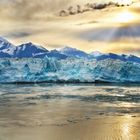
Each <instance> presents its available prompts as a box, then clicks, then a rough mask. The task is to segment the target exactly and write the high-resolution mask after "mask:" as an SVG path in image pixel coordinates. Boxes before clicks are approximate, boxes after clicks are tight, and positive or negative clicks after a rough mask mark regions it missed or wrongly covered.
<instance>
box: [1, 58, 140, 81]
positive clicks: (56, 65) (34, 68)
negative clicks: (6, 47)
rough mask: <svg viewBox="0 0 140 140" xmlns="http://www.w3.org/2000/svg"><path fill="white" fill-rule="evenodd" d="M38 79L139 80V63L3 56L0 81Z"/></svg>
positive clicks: (111, 60)
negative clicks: (5, 57)
mask: <svg viewBox="0 0 140 140" xmlns="http://www.w3.org/2000/svg"><path fill="white" fill-rule="evenodd" d="M39 82H52V83H55V82H63V83H94V82H110V83H113V82H114V83H124V82H140V64H139V63H135V62H124V61H121V60H113V59H105V60H100V61H97V60H88V59H77V58H67V59H61V60H58V59H54V58H47V57H46V58H44V59H40V58H25V59H10V58H7V59H0V83H39Z"/></svg>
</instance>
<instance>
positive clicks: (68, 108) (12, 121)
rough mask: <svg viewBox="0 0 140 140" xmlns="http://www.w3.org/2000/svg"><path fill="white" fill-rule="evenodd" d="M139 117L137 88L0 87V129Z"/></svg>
mask: <svg viewBox="0 0 140 140" xmlns="http://www.w3.org/2000/svg"><path fill="white" fill-rule="evenodd" d="M123 115H130V116H133V117H139V115H140V87H139V85H131V86H130V85H111V84H110V85H108V84H102V85H101V84H97V85H95V84H80V85H79V84H75V85H72V84H38V85H26V84H25V85H10V84H9V85H0V128H1V127H9V126H47V125H55V126H59V125H60V126H61V125H66V124H69V123H76V122H80V121H83V120H89V119H93V118H95V117H104V116H123Z"/></svg>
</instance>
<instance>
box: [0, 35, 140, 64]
mask: <svg viewBox="0 0 140 140" xmlns="http://www.w3.org/2000/svg"><path fill="white" fill-rule="evenodd" d="M45 57H49V58H56V59H67V58H81V59H96V60H97V61H100V60H104V59H115V60H121V61H131V62H137V63H140V57H138V56H135V55H125V54H122V55H118V54H114V53H107V54H104V53H101V52H98V51H95V52H92V53H86V52H84V51H82V50H78V49H76V48H72V47H68V46H66V47H63V48H61V49H59V50H51V51H49V50H47V49H46V48H44V47H42V46H38V45H35V44H33V43H31V42H29V43H25V44H21V45H19V46H15V45H13V44H11V43H10V42H8V41H7V40H6V39H4V38H2V37H0V58H45Z"/></svg>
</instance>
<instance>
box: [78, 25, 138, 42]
mask: <svg viewBox="0 0 140 140" xmlns="http://www.w3.org/2000/svg"><path fill="white" fill-rule="evenodd" d="M78 37H79V38H82V39H84V40H88V41H104V42H110V41H117V40H120V39H123V38H128V39H129V38H139V37H140V25H129V26H121V27H100V28H97V29H92V30H91V29H90V30H89V31H85V32H83V33H80V34H79V35H78Z"/></svg>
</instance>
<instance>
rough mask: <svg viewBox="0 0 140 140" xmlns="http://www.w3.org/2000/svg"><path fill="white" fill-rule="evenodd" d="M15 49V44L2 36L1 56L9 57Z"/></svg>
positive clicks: (0, 44) (0, 40) (0, 39)
mask: <svg viewBox="0 0 140 140" xmlns="http://www.w3.org/2000/svg"><path fill="white" fill-rule="evenodd" d="M14 51H15V46H14V45H13V44H11V43H10V42H8V41H7V40H6V39H4V38H2V37H0V57H9V56H11V55H12V54H13V53H14Z"/></svg>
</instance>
